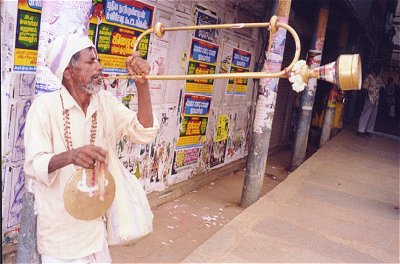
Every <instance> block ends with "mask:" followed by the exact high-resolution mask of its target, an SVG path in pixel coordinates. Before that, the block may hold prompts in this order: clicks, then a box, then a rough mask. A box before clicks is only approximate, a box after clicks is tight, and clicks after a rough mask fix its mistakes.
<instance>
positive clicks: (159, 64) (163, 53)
mask: <svg viewBox="0 0 400 264" xmlns="http://www.w3.org/2000/svg"><path fill="white" fill-rule="evenodd" d="M168 48H169V43H168V42H167V41H165V40H161V39H156V38H154V39H152V41H151V45H150V50H149V58H148V62H149V63H150V66H151V70H150V75H155V76H158V75H165V72H166V69H167V61H168ZM163 83H164V81H161V80H152V81H150V82H149V84H150V89H157V90H161V88H162V86H163ZM152 98H157V96H155V97H152Z"/></svg>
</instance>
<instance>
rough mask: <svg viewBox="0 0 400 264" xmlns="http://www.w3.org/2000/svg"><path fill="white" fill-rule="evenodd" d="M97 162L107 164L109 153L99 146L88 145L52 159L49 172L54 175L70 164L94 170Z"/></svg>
mask: <svg viewBox="0 0 400 264" xmlns="http://www.w3.org/2000/svg"><path fill="white" fill-rule="evenodd" d="M96 162H97V163H102V162H106V163H107V151H106V150H105V149H102V148H100V147H97V146H93V145H86V146H83V147H80V148H77V149H72V150H67V151H65V152H61V153H60V154H57V155H54V156H53V157H52V158H51V159H50V162H49V166H48V171H49V173H52V172H54V171H56V170H58V169H61V168H63V167H65V166H67V165H70V164H74V165H76V166H79V167H83V168H86V169H93V168H94V167H95V163H96Z"/></svg>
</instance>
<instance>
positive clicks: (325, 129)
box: [319, 85, 337, 147]
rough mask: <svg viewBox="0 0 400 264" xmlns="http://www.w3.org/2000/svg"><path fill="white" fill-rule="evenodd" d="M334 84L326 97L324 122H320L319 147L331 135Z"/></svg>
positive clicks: (334, 95) (334, 105)
mask: <svg viewBox="0 0 400 264" xmlns="http://www.w3.org/2000/svg"><path fill="white" fill-rule="evenodd" d="M336 95H337V92H336V85H333V86H332V88H331V90H330V92H329V98H328V105H327V106H326V109H325V116H324V123H323V124H322V132H321V137H320V139H319V147H322V146H323V145H324V144H325V143H326V141H328V140H329V138H330V136H331V130H332V124H333V118H334V116H335V107H336V99H337V96H336Z"/></svg>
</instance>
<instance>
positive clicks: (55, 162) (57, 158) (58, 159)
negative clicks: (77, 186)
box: [48, 151, 72, 174]
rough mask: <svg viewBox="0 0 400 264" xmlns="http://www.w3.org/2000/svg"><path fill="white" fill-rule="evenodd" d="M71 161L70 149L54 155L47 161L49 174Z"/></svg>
mask: <svg viewBox="0 0 400 264" xmlns="http://www.w3.org/2000/svg"><path fill="white" fill-rule="evenodd" d="M71 163H72V155H71V151H65V152H61V153H60V154H56V155H54V156H53V157H52V158H51V159H50V161H49V166H48V170H49V174H50V173H52V172H54V171H56V170H58V169H61V168H63V167H65V166H67V165H69V164H71Z"/></svg>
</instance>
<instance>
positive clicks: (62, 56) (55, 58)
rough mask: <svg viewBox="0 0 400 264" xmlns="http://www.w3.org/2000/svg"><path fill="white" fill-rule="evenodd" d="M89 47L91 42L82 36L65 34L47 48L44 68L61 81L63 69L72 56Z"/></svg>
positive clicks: (91, 45) (91, 44)
mask: <svg viewBox="0 0 400 264" xmlns="http://www.w3.org/2000/svg"><path fill="white" fill-rule="evenodd" d="M89 47H95V46H94V44H93V42H92V41H91V40H90V39H89V38H88V37H87V36H84V35H82V34H76V33H75V34H67V35H60V36H58V37H56V38H55V39H54V40H53V41H52V42H51V43H50V44H49V45H48V47H47V50H46V66H47V67H48V68H49V69H50V70H51V72H52V73H53V74H54V75H55V76H57V78H58V79H60V80H61V81H62V79H63V74H64V70H65V68H67V66H68V64H69V62H70V60H71V58H72V56H73V55H74V54H75V53H77V52H79V51H81V50H83V49H86V48H89Z"/></svg>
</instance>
